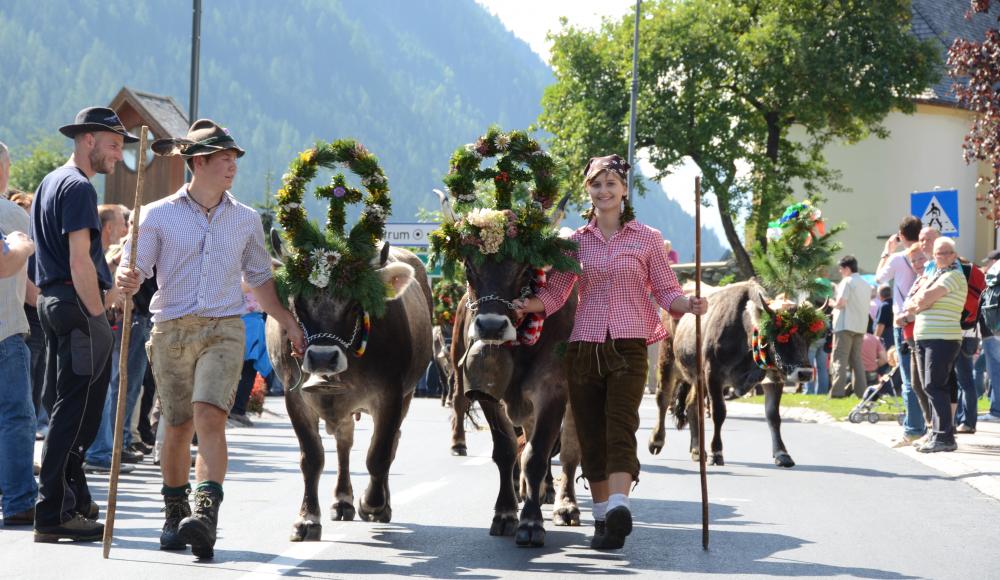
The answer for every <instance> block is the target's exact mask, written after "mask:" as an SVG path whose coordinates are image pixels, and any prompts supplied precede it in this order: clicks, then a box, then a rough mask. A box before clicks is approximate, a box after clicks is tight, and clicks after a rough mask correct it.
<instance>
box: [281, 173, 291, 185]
mask: <svg viewBox="0 0 1000 580" xmlns="http://www.w3.org/2000/svg"><path fill="white" fill-rule="evenodd" d="M291 180H292V174H291V173H285V174H284V175H282V176H281V181H282V182H283V183H285V184H286V185H287V184H288V182H289V181H291Z"/></svg>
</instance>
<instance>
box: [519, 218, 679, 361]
mask: <svg viewBox="0 0 1000 580" xmlns="http://www.w3.org/2000/svg"><path fill="white" fill-rule="evenodd" d="M570 239H571V240H573V241H575V242H576V243H577V244H578V246H579V247H578V248H577V251H576V252H575V254H574V255H573V257H574V258H575V259H577V260H579V261H580V266H581V268H582V270H583V273H582V274H580V275H579V276H577V275H576V274H574V273H572V272H556V273H553V274H551V275H550V276H549V279H548V284H547V285H546V287H545V288H540V289H539V291H538V293H537V296H538V298H539V299H541V301H542V303H543V304H544V305H545V315H546V316H551V315H552V313H553V312H555V311H556V310H559V309H560V308H562V306H563V304H565V303H566V300H567V299H568V298H569V295H570V293H571V292H572V290H573V284H574V283H576V282H577V280H578V279H579V284H578V287H577V293H578V297H579V303H578V305H577V307H576V321H575V323H574V325H573V334H571V335H570V338H569V339H570V341H577V340H581V341H586V342H604V341H605V340H607V337H608V335H609V334H610V335H611V338H642V339H645V340H646V344H652V343H654V342H657V341H660V340H663V339H664V338H665V337H666V336H667V331H666V329H664V328H663V325H662V324H660V317H659V316H658V314H657V310H656V305H655V304H654V303H653V298H655V299H656V302H657V303H658V304H659V305H660V307H662V308H664V309H669V308H670V305H671V304H672V303H673V301H674V300H675V299H676V298H677V297H679V296H683V295H684V292H683V291H682V290H681V287H680V284H679V283H678V282H677V276H676V275H674V271H673V270H672V269H671V268H670V265H669V264H668V262H667V254H666V252H664V251H663V236H662V235H661V234H660V232H659V231H658V230H655V229H653V228H651V227H649V226H646V225H642V224H640V223H639V222H637V221H636V220H632V221H630V222H628V223H627V224H625V226H624V227H623V228H622V229H621V230H619V231H618V232H615V233H614V234H613V235H612V236H611V239H610V240H605V239H604V235H603V234H602V233H601V230H600V229H599V228H598V227H597V225H596V222H594V221H592V222H591V223H589V224H587V225H585V226H583V227H581V228H580V229H578V230H576V232H574V233H573V235H572V236H571V237H570Z"/></svg>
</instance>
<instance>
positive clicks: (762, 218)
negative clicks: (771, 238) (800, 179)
mask: <svg viewBox="0 0 1000 580" xmlns="http://www.w3.org/2000/svg"><path fill="white" fill-rule="evenodd" d="M764 119H765V121H767V148H766V149H765V151H764V154H765V156H766V157H767V159H768V161H770V162H771V164H770V166H769V167H766V168H764V173H765V175H764V176H763V179H761V187H762V189H761V191H760V192H759V195H758V196H757V201H758V204H757V207H756V208H754V210H755V211H754V214H755V215H756V219H755V220H754V223H753V240H754V241H755V242H757V243H758V244H760V249H761V251H765V252H766V251H767V223H768V222H769V221H771V210H772V206H773V205H774V196H773V195H772V194H771V192H770V191H769V186H770V184H771V183H773V180H774V179H775V177H774V175H773V173H774V169H775V168H776V167H777V166H778V147H779V145H780V144H781V122H780V121H779V120H778V113H777V112H774V111H772V112H769V113H765V114H764Z"/></svg>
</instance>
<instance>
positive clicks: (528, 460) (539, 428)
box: [514, 397, 566, 547]
mask: <svg viewBox="0 0 1000 580" xmlns="http://www.w3.org/2000/svg"><path fill="white" fill-rule="evenodd" d="M565 412H566V400H565V398H564V397H554V398H552V399H550V400H547V401H544V402H543V403H542V404H541V405H538V406H536V407H535V424H534V429H533V431H532V433H531V438H530V439H529V440H528V442H527V444H526V445H525V447H524V453H523V454H522V457H521V471H522V472H523V473H524V474H525V476H526V477H527V482H528V494H527V496H526V497H525V498H524V507H523V508H521V519H520V521H519V522H518V525H517V533H516V534H515V536H514V541H515V542H516V543H517V545H518V546H531V547H539V546H544V545H545V527H544V525H543V520H542V496H541V487H542V480H543V479H544V478H545V474H546V471H547V470H548V466H549V464H550V463H551V457H552V446H553V445H554V444H555V441H556V438H557V437H558V436H559V430H560V427H561V426H562V419H563V414H564V413H565Z"/></svg>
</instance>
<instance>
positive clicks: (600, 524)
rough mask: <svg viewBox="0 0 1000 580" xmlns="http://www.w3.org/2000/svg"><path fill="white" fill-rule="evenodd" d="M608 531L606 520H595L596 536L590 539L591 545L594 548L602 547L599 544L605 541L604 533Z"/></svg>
mask: <svg viewBox="0 0 1000 580" xmlns="http://www.w3.org/2000/svg"><path fill="white" fill-rule="evenodd" d="M607 531H608V529H607V522H606V521H605V520H594V537H593V538H591V539H590V547H591V548H592V549H594V550H599V549H600V547H599V546H600V545H601V543H602V542H603V541H604V534H606V533H607Z"/></svg>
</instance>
